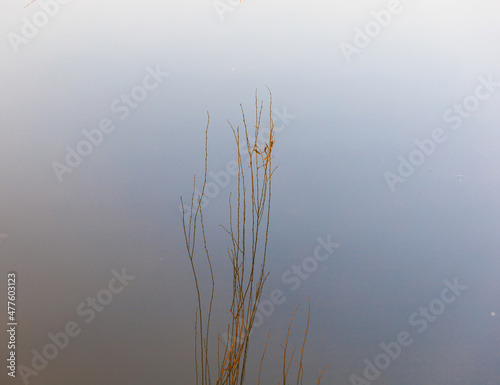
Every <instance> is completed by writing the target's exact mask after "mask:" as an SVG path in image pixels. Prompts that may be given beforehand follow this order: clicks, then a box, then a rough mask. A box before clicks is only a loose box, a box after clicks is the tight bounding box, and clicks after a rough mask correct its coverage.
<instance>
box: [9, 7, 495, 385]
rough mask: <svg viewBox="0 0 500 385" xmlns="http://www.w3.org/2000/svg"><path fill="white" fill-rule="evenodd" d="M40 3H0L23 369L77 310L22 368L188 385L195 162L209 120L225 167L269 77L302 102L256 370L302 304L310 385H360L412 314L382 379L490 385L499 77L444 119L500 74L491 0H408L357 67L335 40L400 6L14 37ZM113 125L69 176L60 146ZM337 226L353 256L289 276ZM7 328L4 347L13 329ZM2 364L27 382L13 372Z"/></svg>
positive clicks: (64, 376)
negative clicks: (95, 303)
mask: <svg viewBox="0 0 500 385" xmlns="http://www.w3.org/2000/svg"><path fill="white" fill-rule="evenodd" d="M27 2H28V1H26V2H22V1H21V0H15V1H13V0H9V1H4V2H3V3H2V5H1V6H0V25H1V35H2V39H1V41H0V51H1V57H2V61H1V64H0V76H1V86H2V87H1V89H2V92H1V93H0V117H1V120H0V133H1V140H0V178H1V179H0V180H1V184H0V241H1V243H0V272H1V276H0V283H1V285H0V287H2V291H1V294H0V305H1V306H0V309H1V314H2V316H1V317H0V319H1V320H2V322H4V321H3V320H4V319H5V320H6V309H7V307H6V306H7V305H6V275H7V272H9V271H16V272H17V273H18V289H17V290H18V299H17V317H18V320H19V325H18V330H17V338H18V364H20V365H25V366H31V359H32V357H33V355H32V353H31V351H32V349H36V350H37V351H39V352H40V351H41V350H42V348H43V347H44V346H45V345H46V344H47V343H49V342H50V340H49V339H48V337H47V335H48V333H50V332H52V333H56V332H60V331H62V330H64V327H65V325H66V323H67V322H68V321H75V322H77V324H78V325H79V326H80V327H81V330H82V331H81V333H80V335H78V336H77V337H74V338H72V339H71V340H70V343H69V345H68V347H67V348H65V349H64V350H63V351H61V352H59V354H58V356H57V357H56V358H55V359H53V360H51V361H49V364H48V366H47V368H46V369H45V370H42V371H40V373H39V375H38V376H36V377H35V376H33V377H30V378H29V383H31V384H40V385H49V384H69V383H71V384H73V385H83V384H85V385H88V384H110V385H114V384H116V385H118V384H120V385H132V384H148V385H157V384H176V385H192V384H194V383H195V377H194V365H193V359H194V340H193V335H194V330H193V326H194V314H195V309H196V302H195V298H196V297H195V291H194V282H193V278H192V274H191V270H190V266H189V262H188V259H187V253H186V250H185V244H184V238H183V233H182V216H181V214H180V211H179V208H178V206H179V203H180V201H179V196H181V195H182V196H184V197H189V196H190V194H191V189H192V183H193V179H192V178H193V176H194V174H197V175H198V177H201V175H202V172H203V166H204V130H205V127H206V123H207V115H206V112H207V111H209V112H210V128H209V139H208V147H209V170H211V171H214V172H219V171H221V170H224V169H225V167H226V164H227V163H228V162H229V161H231V160H233V159H235V149H234V143H233V138H232V132H231V129H230V127H229V124H228V122H227V120H230V121H231V122H232V123H233V125H241V110H240V106H239V104H240V103H242V105H243V108H244V110H245V112H246V114H247V122H248V123H249V124H253V122H254V104H253V103H254V98H255V90H256V89H257V91H258V96H259V99H262V100H263V101H264V105H265V106H266V105H267V103H268V100H269V99H268V96H269V95H268V92H267V89H266V88H265V85H268V86H269V87H270V89H271V91H272V93H273V105H274V107H275V108H276V110H277V111H278V112H280V113H282V112H283V109H286V111H287V113H288V114H292V115H294V116H295V117H294V118H290V119H289V120H288V124H286V125H284V128H283V130H282V131H281V132H280V133H279V134H278V135H277V137H276V147H275V148H276V157H275V164H278V165H279V168H278V170H277V171H276V173H275V178H274V180H273V186H272V187H273V196H272V199H273V203H272V213H271V227H270V241H269V250H270V257H269V258H268V264H267V270H268V271H269V272H270V276H269V279H268V281H267V282H266V286H265V291H264V294H263V298H266V299H268V298H269V295H270V292H271V291H272V290H274V289H280V290H282V291H283V293H284V294H285V295H286V297H287V301H286V302H285V303H284V304H283V305H280V306H278V307H276V309H275V311H274V313H273V314H272V315H271V316H270V317H268V318H266V319H265V322H264V324H263V325H262V326H261V327H260V328H257V329H255V334H254V335H255V344H254V345H253V347H254V350H253V351H252V352H251V353H252V357H251V359H250V361H249V366H248V370H247V372H248V380H249V382H248V383H249V384H252V383H255V382H253V381H255V375H256V372H257V370H258V365H257V363H258V360H259V359H260V353H261V351H262V347H263V343H264V341H265V337H266V335H267V329H268V328H271V341H270V347H269V349H268V352H267V357H268V360H267V361H266V364H265V366H264V369H265V370H264V375H265V376H264V379H263V383H264V384H274V383H276V384H277V383H278V381H279V375H280V370H281V369H280V368H281V366H280V365H281V358H280V357H281V356H280V354H281V349H280V347H279V343H281V342H283V341H284V337H285V331H286V326H287V324H288V321H289V319H290V316H291V314H292V313H293V310H294V309H295V307H296V306H297V305H298V304H301V307H300V308H299V312H298V314H297V316H296V319H295V322H294V327H293V328H292V331H293V333H294V336H293V337H292V338H291V343H292V344H294V346H297V347H298V348H299V349H300V344H301V341H302V340H301V338H302V336H303V331H304V327H305V321H306V318H307V317H306V316H307V311H306V309H307V296H309V297H310V299H311V322H310V328H309V335H308V341H307V344H306V351H305V356H306V357H305V360H304V367H305V375H304V381H305V383H307V384H313V383H316V382H315V381H316V380H315V375H314V373H315V372H316V371H320V370H321V368H322V367H323V365H324V364H325V363H327V368H326V370H325V374H324V376H323V381H322V383H323V384H350V381H349V376H350V375H351V374H356V375H358V376H362V375H363V374H362V373H363V368H364V364H363V360H365V359H369V360H370V361H371V362H373V360H374V358H375V356H376V355H377V354H379V353H380V352H381V349H380V347H379V344H380V343H382V342H385V343H389V342H391V341H394V340H395V339H396V336H397V335H398V333H399V332H401V331H404V330H406V331H409V332H410V334H411V335H412V337H414V343H413V344H412V345H411V346H409V347H407V348H405V349H404V350H403V352H402V354H401V356H400V357H399V358H397V359H396V360H394V361H393V362H391V364H390V366H389V368H387V369H386V370H384V371H383V373H382V375H381V376H380V377H379V378H378V379H377V380H376V381H374V382H373V384H386V385H396V384H403V383H404V384H406V385H417V384H424V383H425V384H454V385H466V384H471V385H477V384H487V385H489V384H498V383H500V370H499V369H498V368H499V365H498V357H499V354H498V344H499V343H500V338H499V335H500V334H499V331H500V330H499V329H500V326H499V325H500V324H499V316H500V307H499V294H500V287H499V285H498V283H497V282H498V275H499V272H500V262H499V260H498V252H499V251H500V241H499V239H500V238H499V237H498V228H499V224H500V210H499V206H498V191H499V187H500V174H499V172H498V169H499V165H500V153H499V151H498V147H499V144H500V133H499V132H500V131H499V128H500V127H499V117H500V115H499V113H498V111H499V108H498V105H499V103H500V99H499V98H500V95H499V94H500V92H498V91H499V89H500V88H498V87H497V92H495V93H493V94H492V95H491V97H489V98H488V99H487V100H484V101H482V102H481V104H480V106H479V108H478V110H477V111H476V112H474V113H473V114H472V116H471V117H470V118H469V119H464V122H463V124H462V125H461V127H459V128H458V129H457V130H452V129H451V128H450V127H451V124H449V123H445V122H443V118H442V117H443V114H444V113H445V111H446V110H447V109H449V108H452V107H453V104H454V103H462V102H463V100H464V98H466V97H467V96H469V95H472V94H473V93H474V90H475V88H476V86H477V85H478V77H480V76H483V77H484V78H488V76H490V75H491V76H492V77H493V79H494V80H495V81H500V71H499V69H498V65H499V64H500V50H499V48H498V36H500V26H499V24H498V16H499V12H500V5H499V4H498V3H497V2H495V1H491V0H490V1H486V0H484V1H474V2H472V1H465V0H459V1H457V0H454V1H439V2H434V1H431V0H420V1H413V2H410V1H401V7H402V8H403V11H402V12H401V13H400V14H398V15H394V16H393V18H392V21H391V23H390V25H389V26H387V28H384V29H383V30H382V32H381V33H380V35H378V36H377V37H375V38H373V41H372V42H371V43H370V45H369V46H368V47H367V48H365V49H363V50H362V52H361V53H360V54H354V55H353V56H352V62H351V63H347V61H346V60H345V57H344V55H343V54H342V51H341V49H340V48H339V44H340V43H341V42H343V41H344V42H347V43H350V44H352V43H353V39H354V35H355V33H356V31H355V28H356V27H359V28H364V26H365V25H366V23H367V22H368V21H370V20H372V16H371V14H370V12H372V11H380V10H382V9H384V8H386V7H387V3H388V2H386V1H349V2H347V1H346V2H340V1H314V2H307V1H290V0H288V1H285V0H275V1H269V0H268V1H264V0H243V1H242V3H241V5H235V6H231V7H232V8H233V10H232V11H228V12H226V13H224V14H223V19H222V20H221V18H220V17H219V15H218V14H217V12H216V10H215V9H214V6H213V3H212V2H211V1H210V0H207V1H203V2H200V1H193V0H183V1H171V0H168V1H166V2H159V1H142V2H137V1H134V2H131V1H106V2H97V1H85V2H77V1H72V2H69V3H68V4H65V5H60V10H59V11H58V12H57V14H56V15H55V16H54V17H50V18H49V21H48V23H47V25H46V26H44V27H41V28H39V33H38V34H37V35H36V36H34V37H33V38H31V39H29V40H28V42H27V44H21V45H19V52H17V53H16V52H15V50H14V49H13V47H12V45H11V43H10V41H9V37H8V36H9V35H8V34H9V33H11V32H13V33H16V34H21V28H22V26H23V24H24V21H23V20H24V19H23V18H27V20H29V21H32V20H33V17H35V15H36V14H37V13H38V12H41V11H42V7H41V3H48V2H49V0H37V2H35V3H34V4H32V5H30V6H29V7H27V8H23V6H24V5H25V4H26V3H27ZM220 3H226V1H224V0H223V1H221V2H220ZM38 17H40V16H38ZM42 17H43V16H42ZM148 66H150V67H151V68H156V67H157V66H159V68H160V69H161V70H162V71H164V72H168V73H169V76H168V77H167V78H165V80H164V81H163V82H162V83H161V84H160V85H159V86H158V87H157V88H156V89H154V90H152V91H150V92H148V94H147V97H146V99H145V100H144V101H143V102H141V103H140V105H139V106H138V107H137V108H136V109H133V110H131V112H130V115H129V116H128V117H127V118H126V119H124V120H120V119H119V117H118V115H119V114H117V113H115V112H113V111H112V110H111V104H112V103H113V101H114V100H115V99H116V98H119V97H120V94H126V93H127V94H128V93H130V91H131V89H132V88H133V87H135V86H137V85H140V84H141V83H142V79H143V77H144V76H145V75H146V74H147V70H146V68H147V67H148ZM266 107H267V106H266ZM106 117H108V118H111V119H112V120H113V122H114V123H115V124H116V129H115V131H114V132H112V133H111V134H109V135H105V136H104V140H103V142H102V144H101V145H99V146H97V147H95V148H94V149H93V152H92V153H91V154H90V155H89V156H87V157H85V158H83V160H82V163H81V165H80V166H78V167H77V168H75V169H74V171H73V172H72V173H71V174H69V173H68V174H64V176H63V181H62V182H61V183H60V182H59V181H58V179H57V177H56V175H55V173H54V171H53V170H52V162H54V161H56V162H61V163H62V162H64V159H65V156H66V149H65V148H66V146H70V147H71V148H73V149H74V148H75V147H76V146H77V144H78V143H79V142H80V141H81V140H83V139H85V137H84V136H83V134H82V130H92V129H96V128H97V127H98V124H99V122H100V121H101V119H103V118H106ZM276 123H277V124H278V125H279V124H280V120H279V119H277V120H276ZM436 127H441V128H443V130H444V131H445V132H446V134H447V135H448V139H447V140H446V141H445V142H444V143H443V144H441V145H438V147H437V149H436V151H435V153H434V154H433V155H432V156H431V157H429V158H427V159H426V160H425V162H424V164H423V165H422V166H420V167H417V168H416V171H415V172H414V173H413V175H411V176H410V177H408V178H407V179H406V180H405V182H404V183H399V184H397V185H396V190H395V192H391V191H390V189H389V187H388V185H387V183H386V181H385V179H384V176H383V174H384V172H385V171H391V172H397V167H398V164H399V160H398V156H400V155H401V156H403V157H405V158H406V159H407V158H408V155H409V154H410V152H411V151H412V150H414V149H415V148H416V147H415V145H414V141H415V140H416V139H418V140H422V139H424V138H428V137H430V135H431V132H432V130H433V129H435V128H436ZM209 181H210V178H209ZM235 187H236V178H234V177H233V178H232V179H231V182H230V184H229V186H227V187H226V188H224V189H221V191H220V192H219V194H218V195H217V196H216V197H215V198H213V199H210V204H209V205H208V206H207V208H206V209H205V224H206V227H207V237H208V246H209V248H210V251H211V252H212V257H213V260H214V268H215V269H216V271H217V272H216V274H217V277H219V282H220V284H219V286H217V287H216V303H217V304H218V305H217V306H218V310H220V312H219V313H217V314H215V316H214V321H213V324H212V327H213V330H214V332H222V331H223V330H221V329H220V328H221V327H223V325H224V322H223V321H224V320H226V319H229V318H227V317H228V316H229V313H228V307H227V306H226V305H225V303H224V302H223V301H224V299H225V298H228V295H229V293H228V292H227V290H226V288H227V284H228V283H230V278H231V277H230V276H228V275H227V272H229V268H230V266H229V264H228V263H227V262H228V260H227V257H226V254H225V253H226V248H227V245H228V238H227V235H226V234H225V233H224V232H223V231H222V230H221V229H220V228H219V227H218V226H217V225H218V224H227V223H228V204H227V200H228V196H229V192H230V191H232V190H233V189H234V188H235ZM328 235H329V236H331V239H332V241H334V242H337V243H339V244H340V247H339V249H337V250H336V251H335V252H334V254H333V256H332V257H330V258H329V259H328V260H327V261H325V262H322V263H321V264H320V266H319V268H318V269H317V270H316V271H315V272H314V273H311V276H310V277H309V279H307V280H304V281H302V283H301V285H300V287H299V288H298V289H297V290H296V291H292V290H290V284H286V283H284V282H283V281H282V279H281V276H282V274H283V273H284V272H285V271H286V270H288V269H290V268H291V267H292V266H293V265H299V264H301V263H302V261H303V260H304V259H305V258H306V257H309V256H312V254H313V250H314V248H315V247H316V245H317V241H316V238H317V237H322V238H323V239H325V238H326V237H327V236H328ZM200 257H201V255H200ZM123 268H125V269H126V272H127V273H128V274H130V275H133V276H135V279H134V280H132V281H131V282H130V283H129V285H128V286H127V287H126V288H125V289H124V290H123V291H122V292H121V293H119V294H117V295H116V296H115V297H114V298H113V300H112V301H111V303H110V304H109V305H108V306H106V307H105V308H104V310H103V311H102V312H100V313H97V314H96V317H95V319H94V320H93V321H92V322H91V323H89V324H86V323H85V322H84V320H83V318H82V317H80V316H79V315H77V314H76V311H75V309H76V308H77V306H78V305H79V304H80V303H81V302H83V301H85V300H86V298H87V297H88V296H91V297H94V296H95V295H96V294H97V293H98V292H99V290H101V289H104V288H106V287H107V285H108V282H109V280H110V279H111V277H112V274H111V270H113V269H115V270H116V271H119V272H121V271H122V269H123ZM206 277H207V276H205V279H202V285H204V287H205V288H206V289H207V288H208V287H209V286H208V280H207V279H206ZM455 277H458V281H459V282H460V283H461V284H464V285H467V289H466V290H465V291H464V292H463V294H462V295H461V296H460V297H459V298H457V300H456V301H455V302H454V303H453V304H451V305H448V306H447V307H446V310H445V311H444V313H443V314H442V315H440V316H439V317H438V319H437V320H436V321H435V322H433V323H430V324H429V327H428V329H427V330H426V331H425V332H424V333H421V334H419V333H417V332H416V329H415V328H414V327H413V326H410V325H409V323H408V317H409V315H410V314H411V313H413V312H415V311H418V309H419V308H420V307H424V306H428V304H429V302H430V301H432V300H433V299H435V298H439V296H440V293H441V290H442V288H443V287H444V284H443V280H445V279H448V280H450V281H453V280H454V279H455ZM206 289H205V290H206ZM493 314H496V316H495V315H493ZM217 325H219V326H217ZM214 342H215V341H214ZM0 343H1V344H0V346H1V349H0V357H2V360H3V362H4V363H5V358H6V356H7V348H6V333H2V334H1V337H0ZM213 346H214V347H216V346H215V344H214V345H213ZM214 353H216V351H214ZM4 366H5V365H4ZM215 371H216V365H214V366H213V367H212V372H214V373H215ZM294 373H295V371H294V372H292V377H293V374H294ZM0 374H1V375H2V377H3V379H2V380H1V381H2V383H4V381H5V383H12V384H22V383H23V381H22V379H21V377H20V374H19V372H18V377H17V378H16V379H11V378H10V377H8V376H7V374H6V372H5V368H4V369H2V371H1V372H0ZM4 379H5V380H4ZM292 381H293V380H292Z"/></svg>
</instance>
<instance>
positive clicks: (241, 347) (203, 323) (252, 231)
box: [181, 88, 326, 385]
mask: <svg viewBox="0 0 500 385" xmlns="http://www.w3.org/2000/svg"><path fill="white" fill-rule="evenodd" d="M268 89H269V88H268ZM269 94H270V100H269V124H270V131H269V138H268V140H267V142H266V143H265V146H264V148H263V149H261V148H260V147H259V146H258V145H257V138H258V136H259V129H260V124H261V116H262V108H263V104H262V102H261V104H260V108H259V105H258V101H257V93H256V95H255V131H254V133H253V134H254V135H253V137H251V136H250V137H249V132H248V127H247V123H246V120H245V113H244V111H243V107H242V106H241V105H240V106H241V113H242V117H243V127H244V132H242V133H241V135H242V136H244V137H243V140H245V141H246V151H247V152H248V157H249V159H248V160H247V161H246V162H245V164H243V162H242V154H241V150H240V147H239V143H240V127H239V126H238V127H237V128H236V129H234V127H233V126H232V125H231V123H230V126H231V129H232V131H233V135H234V139H235V144H236V148H237V159H238V183H237V197H236V202H232V201H231V195H230V196H229V226H228V227H225V226H221V227H222V228H223V229H224V230H225V231H226V233H227V234H228V235H229V239H230V241H229V244H230V246H229V248H228V255H229V259H230V261H231V264H232V268H233V286H232V290H233V293H232V294H233V295H232V302H231V306H230V314H231V320H230V322H229V323H228V325H227V335H228V336H229V338H228V342H227V343H226V344H224V343H223V341H222V339H221V337H220V335H219V338H218V342H217V359H218V368H217V381H216V384H217V385H242V384H243V383H244V380H245V369H246V366H245V365H246V361H247V354H248V347H249V342H250V338H249V337H250V331H251V329H252V326H253V323H254V320H255V315H256V313H257V306H258V304H259V301H260V299H261V295H262V289H263V286H264V282H265V280H266V278H267V276H268V273H266V272H265V263H266V252H267V241H268V235H269V218H270V209H271V177H272V175H273V172H274V171H275V170H276V167H274V168H273V167H272V159H273V155H272V151H273V146H274V143H275V141H274V124H273V120H272V117H271V107H272V94H271V91H270V90H269ZM207 115H208V114H207ZM209 123H210V115H208V119H207V127H206V130H205V174H204V179H203V187H202V189H201V193H200V195H199V196H197V197H195V196H194V195H195V193H194V192H195V189H196V178H195V181H194V186H193V194H192V196H191V206H190V210H189V219H187V215H186V214H187V212H186V211H184V212H183V215H182V224H183V228H184V237H185V240H186V248H187V251H188V256H189V260H190V263H191V268H192V272H193V277H194V282H195V286H196V293H197V301H198V308H197V311H196V317H195V367H196V384H199V383H200V382H199V381H200V380H201V385H208V384H210V383H211V379H212V376H211V373H210V365H209V353H210V351H211V349H210V347H209V329H210V319H211V312H212V303H213V297H214V286H215V281H214V275H213V270H212V264H211V261H210V255H209V252H208V248H207V242H206V238H205V228H204V222H203V214H202V209H201V202H202V199H203V196H204V192H205V186H206V182H207V160H208V149H207V139H208V126H209ZM243 150H245V149H243ZM181 207H184V202H183V201H182V197H181ZM263 220H264V221H263ZM197 224H199V225H201V235H202V239H203V246H204V254H205V258H206V261H207V264H208V266H209V269H210V275H211V291H210V301H209V303H208V310H203V309H204V307H203V305H202V301H201V295H200V290H201V289H200V286H199V282H198V276H197V270H196V267H195V260H194V249H195V240H196V230H197ZM262 238H264V239H262ZM259 265H260V266H259ZM296 311H297V309H295V312H296ZM295 312H294V313H293V315H292V317H291V320H290V324H289V326H288V331H287V335H286V340H285V344H284V346H283V345H281V347H282V350H283V374H282V376H283V378H282V379H281V381H282V383H283V385H286V381H287V378H288V376H289V370H290V365H291V363H292V360H293V357H294V354H295V349H294V350H293V352H292V353H291V357H290V358H289V359H287V353H289V352H288V338H289V334H290V327H291V324H292V321H293V318H294V317H295ZM309 314H310V303H309V309H308V320H307V326H306V330H305V335H304V341H303V344H302V349H301V352H300V359H299V368H298V372H297V384H298V383H299V380H300V384H302V378H303V367H302V358H303V354H304V346H305V342H306V337H307V331H308V328H309ZM268 342H269V332H268V335H267V341H266V345H265V347H264V349H263V354H262V357H261V360H260V366H259V375H258V378H259V379H258V383H259V384H260V373H261V369H262V364H263V361H264V356H265V353H266V349H267V344H268ZM325 366H326V365H325ZM324 369H325V368H324V367H323V371H324ZM323 371H322V372H321V375H318V374H316V377H317V383H318V384H320V382H321V376H322V374H323ZM281 381H280V383H281Z"/></svg>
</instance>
